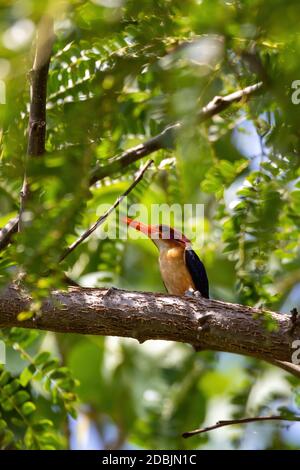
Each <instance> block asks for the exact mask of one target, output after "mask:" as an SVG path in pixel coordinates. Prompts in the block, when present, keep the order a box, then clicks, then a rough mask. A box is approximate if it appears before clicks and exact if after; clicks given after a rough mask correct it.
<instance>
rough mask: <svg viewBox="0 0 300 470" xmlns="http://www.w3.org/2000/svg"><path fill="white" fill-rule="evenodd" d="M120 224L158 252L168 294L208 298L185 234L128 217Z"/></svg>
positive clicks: (201, 269)
mask: <svg viewBox="0 0 300 470" xmlns="http://www.w3.org/2000/svg"><path fill="white" fill-rule="evenodd" d="M124 222H125V223H126V224H127V225H128V226H129V227H132V228H134V229H135V230H138V231H139V232H142V233H144V234H145V235H147V236H148V237H149V238H150V239H151V240H152V241H153V242H154V243H155V245H156V246H157V248H158V249H159V267H160V272H161V276H162V279H163V282H164V285H165V288H166V290H167V291H168V293H169V294H173V295H193V294H196V295H201V296H202V297H205V298H207V299H208V298H209V285H208V278H207V274H206V270H205V267H204V264H203V263H202V261H201V260H200V259H199V258H198V256H197V255H196V253H195V252H194V251H193V250H192V247H191V242H190V240H189V239H188V238H187V237H185V235H183V234H182V233H181V232H179V231H178V230H175V229H174V228H172V227H169V226H168V225H146V224H143V223H142V222H138V221H136V220H133V219H130V218H129V217H125V218H124Z"/></svg>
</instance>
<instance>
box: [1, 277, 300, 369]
mask: <svg viewBox="0 0 300 470" xmlns="http://www.w3.org/2000/svg"><path fill="white" fill-rule="evenodd" d="M30 305H31V299H30V297H29V296H28V294H27V293H26V292H24V291H22V290H21V289H20V288H18V287H16V286H9V287H7V288H6V289H4V290H2V291H1V292H0V328H3V327H12V326H22V327H25V328H37V329H42V330H48V331H54V332H62V333H80V334H94V335H105V336H123V337H130V338H136V339H137V340H138V341H140V342H143V341H146V340H149V339H160V340H168V341H177V342H182V343H189V344H191V345H193V347H194V348H195V349H196V350H202V349H209V350H216V351H225V352H231V353H236V354H243V355H248V356H254V357H256V358H259V359H263V360H266V361H270V360H278V361H286V362H291V357H292V354H293V352H294V349H293V347H292V345H293V341H294V340H296V339H299V338H300V325H299V324H297V325H296V326H295V329H294V331H293V333H292V334H291V331H290V326H291V322H290V316H289V315H285V314H278V313H274V312H263V311H261V310H259V309H255V308H251V307H246V306H243V305H238V304H230V303H225V302H220V301H216V300H208V299H204V298H200V299H190V298H189V297H177V296H170V295H164V294H158V293H143V292H127V291H123V290H119V289H92V288H79V287H70V288H69V289H68V290H67V291H54V292H53V293H52V294H51V295H50V297H49V298H48V299H46V300H45V302H44V304H43V306H42V309H41V315H40V316H39V317H37V318H36V319H35V320H34V319H29V320H26V321H23V322H20V321H18V320H17V315H18V314H19V313H20V312H24V311H28V310H30ZM266 316H267V317H268V321H272V325H274V327H275V326H276V328H273V329H272V331H268V329H267V328H266Z"/></svg>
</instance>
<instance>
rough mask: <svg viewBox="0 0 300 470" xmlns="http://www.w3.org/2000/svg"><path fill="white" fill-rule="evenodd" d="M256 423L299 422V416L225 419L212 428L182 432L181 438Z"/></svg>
mask: <svg viewBox="0 0 300 470" xmlns="http://www.w3.org/2000/svg"><path fill="white" fill-rule="evenodd" d="M256 421H300V416H291V417H286V416H280V415H274V416H253V417H252V418H240V419H227V420H222V421H218V422H217V423H216V424H213V425H212V426H207V427H205V428H199V429H195V430H194V431H188V432H184V433H183V434H182V437H184V438H185V439H186V438H189V437H193V436H196V435H197V434H203V433H205V432H209V431H213V430H214V429H219V428H223V427H224V426H231V425H232V424H246V423H254V422H256Z"/></svg>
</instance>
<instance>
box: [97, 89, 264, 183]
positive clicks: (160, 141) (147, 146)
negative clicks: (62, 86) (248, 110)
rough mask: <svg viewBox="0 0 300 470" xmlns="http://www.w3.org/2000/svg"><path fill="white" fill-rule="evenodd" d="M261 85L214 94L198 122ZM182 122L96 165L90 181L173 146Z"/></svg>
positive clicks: (210, 116)
mask: <svg viewBox="0 0 300 470" xmlns="http://www.w3.org/2000/svg"><path fill="white" fill-rule="evenodd" d="M262 86H263V83H262V82H258V83H255V84H254V85H250V86H248V87H246V88H243V89H242V90H238V91H235V92H234V93H230V94H229V95H227V96H215V97H214V98H213V99H212V100H211V101H210V102H209V103H208V104H207V105H206V106H204V108H202V109H201V110H200V111H199V113H198V122H199V123H202V122H204V121H207V120H208V119H210V118H212V117H213V116H215V115H216V114H219V113H221V112H222V111H224V110H225V109H227V108H228V107H229V106H231V105H232V104H233V103H238V102H239V101H242V100H245V101H246V100H247V99H248V97H249V96H251V95H254V94H256V93H258V92H259V91H261V89H262ZM182 126H183V124H182V123H176V124H173V125H171V126H168V127H166V129H164V130H163V131H162V132H161V133H160V134H158V135H156V136H155V137H152V138H151V139H149V140H147V141H146V142H144V143H143V144H140V145H137V146H136V147H133V148H132V149H129V150H126V151H125V152H123V153H122V154H121V155H119V156H117V157H113V158H111V159H110V160H108V161H107V163H106V164H105V166H98V167H96V168H94V170H92V174H91V179H90V183H91V184H94V183H96V182H97V181H98V180H100V179H102V178H105V177H106V176H111V175H112V174H114V173H116V172H117V171H121V170H122V169H124V168H126V167H127V166H128V165H131V164H132V163H134V162H136V161H137V160H139V159H140V158H143V157H145V156H146V155H149V154H150V153H153V152H156V151H157V150H160V149H163V148H172V147H173V146H174V140H175V138H176V135H177V134H178V133H179V131H180V129H181V128H182Z"/></svg>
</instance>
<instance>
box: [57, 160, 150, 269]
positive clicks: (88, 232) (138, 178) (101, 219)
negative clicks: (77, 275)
mask: <svg viewBox="0 0 300 470" xmlns="http://www.w3.org/2000/svg"><path fill="white" fill-rule="evenodd" d="M152 163H153V160H149V161H148V162H147V163H146V164H145V165H144V166H143V167H142V168H141V170H140V171H139V172H138V174H137V176H136V177H135V179H134V181H133V182H132V183H131V185H130V186H129V187H128V188H127V189H126V191H125V192H124V193H123V194H122V195H121V196H119V197H118V199H116V201H115V202H114V204H113V205H112V206H111V207H110V208H109V209H108V210H107V211H106V212H104V214H102V215H101V216H100V217H99V219H98V220H97V221H96V222H95V223H94V224H93V225H92V226H91V227H90V228H88V229H87V230H86V231H85V232H84V233H83V234H82V235H80V237H79V238H77V240H75V242H73V243H72V245H70V246H69V247H68V248H67V249H66V250H65V252H64V253H63V254H62V256H61V257H60V260H59V261H60V262H61V261H63V260H64V259H65V258H66V256H68V255H69V254H70V253H72V251H73V250H75V248H77V246H78V245H80V244H81V243H82V242H83V241H84V240H86V239H87V238H88V237H89V236H90V235H91V234H92V233H93V232H94V231H95V230H96V229H97V228H98V227H99V226H100V225H102V224H103V223H104V222H105V220H106V219H107V217H108V216H109V215H110V214H111V213H112V212H113V211H114V210H115V209H116V208H117V207H118V206H119V204H120V203H121V202H122V201H123V199H124V198H125V197H126V196H127V195H128V194H129V193H130V192H131V191H132V190H133V188H135V186H136V185H137V184H138V183H139V182H140V181H141V179H142V178H143V176H144V174H145V172H146V171H147V170H148V168H149V166H150V165H152Z"/></svg>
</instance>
